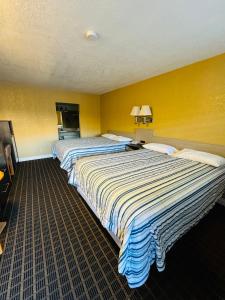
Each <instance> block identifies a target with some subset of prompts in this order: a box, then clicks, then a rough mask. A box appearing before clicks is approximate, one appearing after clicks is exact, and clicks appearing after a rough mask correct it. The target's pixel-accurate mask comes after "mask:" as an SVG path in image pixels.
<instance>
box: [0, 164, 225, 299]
mask: <svg viewBox="0 0 225 300" xmlns="http://www.w3.org/2000/svg"><path fill="white" fill-rule="evenodd" d="M2 219H3V220H8V226H7V229H5V230H4V231H3V234H1V236H0V239H1V242H3V243H4V244H5V247H6V248H5V252H4V254H3V255H2V256H1V259H0V299H1V300H2V299H107V300H108V299H173V300H175V299H225V207H223V206H221V205H218V204H217V205H216V206H215V207H214V209H213V210H212V211H211V212H210V213H209V214H208V215H207V216H206V217H205V218H204V219H203V220H202V221H201V222H200V223H199V224H198V225H197V226H196V227H195V228H193V229H192V230H191V231H190V232H189V233H188V234H186V235H185V236H184V237H183V238H182V239H180V241H178V242H177V244H176V245H175V246H174V247H173V248H172V250H171V251H170V252H169V253H168V255H167V261H166V270H165V271H164V272H162V273H159V272H157V270H156V268H155V266H153V267H152V269H151V274H150V276H149V280H148V281H147V283H146V284H145V285H144V286H143V287H141V288H139V289H135V290H131V289H129V287H128V286H127V284H126V280H125V279H124V278H123V277H122V276H120V275H119V274H118V272H117V257H118V251H119V249H118V248H117V246H116V245H115V243H114V242H113V241H112V240H111V238H110V237H109V235H108V234H107V232H106V231H105V230H104V229H103V228H102V227H101V226H100V224H99V222H98V220H97V219H96V218H95V217H94V216H93V214H92V213H91V212H90V211H89V209H88V208H87V206H86V205H85V204H84V202H83V200H82V199H81V198H80V197H79V195H78V194H77V193H76V191H75V189H74V188H73V187H71V186H69V185H67V177H66V174H65V173H64V172H63V171H62V170H61V169H60V168H59V164H58V162H57V161H55V160H52V159H43V160H36V161H31V162H23V163H20V165H19V167H18V168H17V172H16V175H15V178H14V183H13V186H12V189H11V191H10V194H9V197H8V202H7V204H6V206H5V210H4V212H3V218H2Z"/></svg>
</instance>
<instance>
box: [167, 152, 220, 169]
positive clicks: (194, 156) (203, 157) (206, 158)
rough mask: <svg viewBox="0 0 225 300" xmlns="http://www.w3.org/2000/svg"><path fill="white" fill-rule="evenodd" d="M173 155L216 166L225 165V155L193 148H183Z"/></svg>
mask: <svg viewBox="0 0 225 300" xmlns="http://www.w3.org/2000/svg"><path fill="white" fill-rule="evenodd" d="M173 156H174V157H179V158H185V159H190V160H193V161H198V162H200V163H203V164H208V165H211V166H214V167H220V166H224V165H225V158H224V157H222V156H219V155H215V154H211V153H208V152H203V151H197V150H193V149H183V150H181V151H178V152H176V153H174V154H173Z"/></svg>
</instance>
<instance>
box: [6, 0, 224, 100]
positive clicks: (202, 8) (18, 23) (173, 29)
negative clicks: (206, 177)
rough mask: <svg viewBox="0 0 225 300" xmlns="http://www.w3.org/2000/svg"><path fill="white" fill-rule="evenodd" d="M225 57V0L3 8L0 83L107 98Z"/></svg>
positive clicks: (56, 0) (24, 2)
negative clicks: (93, 35)
mask: <svg viewBox="0 0 225 300" xmlns="http://www.w3.org/2000/svg"><path fill="white" fill-rule="evenodd" d="M87 29H94V30H96V31H97V32H98V33H99V34H100V36H101V38H100V39H99V40H97V41H88V40H86V39H85V38H84V32H85V31H86V30H87ZM223 52H225V1H224V0H170V1H168V0H32V1H31V0H2V1H1V3H0V80H5V81H13V82H20V83H26V84H36V85H41V86H49V87H60V88H68V89H74V90H78V91H82V92H89V93H96V94H101V93H104V92H106V91H109V90H113V89H116V88H118V87H121V86H125V85H128V84H130V83H133V82H137V81H140V80H142V79H145V78H148V77H151V76H155V75H158V74H161V73H164V72H167V71H169V70H173V69H176V68H179V67H181V66H184V65H187V64H190V63H193V62H195V61H199V60H202V59H205V58H208V57H211V56H214V55H217V54H220V53H223Z"/></svg>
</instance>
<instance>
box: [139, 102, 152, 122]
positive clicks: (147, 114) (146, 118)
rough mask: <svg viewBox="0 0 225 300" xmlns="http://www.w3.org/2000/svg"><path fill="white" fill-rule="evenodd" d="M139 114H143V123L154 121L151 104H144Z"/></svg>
mask: <svg viewBox="0 0 225 300" xmlns="http://www.w3.org/2000/svg"><path fill="white" fill-rule="evenodd" d="M139 116H141V119H142V123H143V124H147V123H152V111H151V108H150V106H149V105H142V106H141V110H140V112H139Z"/></svg>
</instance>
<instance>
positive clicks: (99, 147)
mask: <svg viewBox="0 0 225 300" xmlns="http://www.w3.org/2000/svg"><path fill="white" fill-rule="evenodd" d="M128 143H129V142H118V141H114V140H111V139H108V138H105V137H89V138H76V139H70V140H60V141H56V142H55V143H54V144H53V147H52V155H53V158H56V157H57V158H58V159H59V160H60V162H61V164H60V167H61V168H62V169H64V170H66V171H67V172H68V173H70V172H71V170H72V166H73V164H74V163H75V162H76V160H77V159H78V158H80V157H84V156H90V155H99V154H104V153H114V152H120V151H124V150H125V147H126V145H127V144H128Z"/></svg>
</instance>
